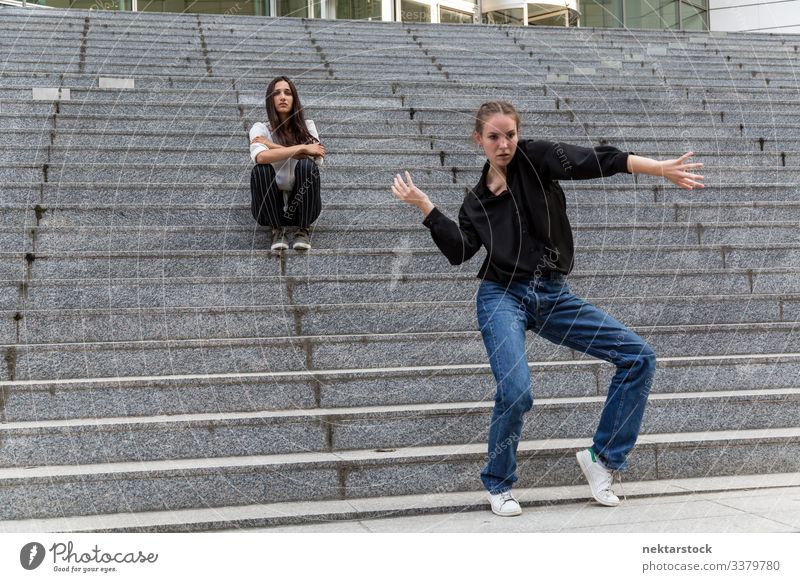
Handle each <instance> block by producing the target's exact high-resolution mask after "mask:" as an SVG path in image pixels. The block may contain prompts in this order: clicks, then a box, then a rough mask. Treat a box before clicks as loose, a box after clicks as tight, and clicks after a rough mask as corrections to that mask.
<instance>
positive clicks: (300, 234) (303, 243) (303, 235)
mask: <svg viewBox="0 0 800 582" xmlns="http://www.w3.org/2000/svg"><path fill="white" fill-rule="evenodd" d="M292 248H294V250H296V251H307V250H308V249H310V248H311V237H309V236H308V229H307V228H298V229H297V230H296V231H294V244H293V245H292Z"/></svg>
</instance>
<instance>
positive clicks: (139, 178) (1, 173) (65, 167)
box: [0, 126, 800, 192]
mask: <svg viewBox="0 0 800 582" xmlns="http://www.w3.org/2000/svg"><path fill="white" fill-rule="evenodd" d="M375 129H376V130H377V129H378V128H377V126H376V128H375ZM393 159H394V157H393V156H392V157H390V158H389V159H385V157H384V164H382V165H381V166H379V167H375V166H351V165H338V166H335V167H325V166H323V168H322V172H321V173H322V175H323V180H324V181H325V183H327V184H343V183H349V184H351V185H362V184H365V183H368V184H374V183H379V182H383V183H384V184H387V186H388V185H390V184H391V182H392V181H393V180H394V177H395V175H396V174H397V173H398V172H402V171H409V172H411V174H412V176H413V178H414V181H415V183H416V184H417V185H418V186H420V187H421V188H423V189H424V188H426V187H428V186H429V185H430V184H439V185H444V184H458V183H459V182H460V183H462V184H464V185H470V186H472V185H474V184H476V183H477V182H478V180H479V179H480V176H481V169H482V164H481V163H480V161H481V158H479V157H478V156H477V155H475V156H474V158H473V159H474V160H475V161H476V163H475V164H474V165H472V166H441V164H440V165H439V167H436V166H433V167H431V166H416V167H415V166H412V165H407V166H405V167H403V166H400V167H398V166H396V165H392V166H389V167H386V165H385V164H387V163H391V160H393ZM252 167H253V165H252V162H251V161H250V159H249V156H247V155H243V156H242V162H241V163H240V164H196V163H191V162H188V161H187V162H186V163H183V164H174V163H173V164H170V163H160V162H157V161H155V160H154V161H153V162H151V163H148V164H136V163H129V164H103V163H92V164H78V163H66V162H64V163H59V164H54V165H53V166H52V167H51V166H50V165H43V166H36V165H30V164H20V163H15V164H10V163H7V164H4V165H0V183H2V182H16V183H28V184H30V183H31V182H41V181H45V182H56V183H60V182H86V181H101V182H111V183H130V182H139V183H147V182H148V181H149V183H150V184H152V185H159V186H164V185H165V184H174V183H176V182H178V183H183V180H185V179H186V176H187V175H191V176H192V177H193V178H194V179H195V180H196V181H198V182H210V183H211V184H230V185H235V186H234V187H235V188H236V189H237V190H241V189H246V188H247V187H248V186H249V183H250V173H251V172H252ZM702 175H703V176H704V181H703V183H704V184H707V185H711V186H714V185H717V186H719V185H725V186H727V185H729V184H736V183H740V184H741V183H742V182H748V183H749V182H756V181H758V180H759V179H761V180H763V183H780V182H790V181H792V180H795V179H797V180H798V181H800V167H790V166H787V167H782V166H765V167H758V166H745V167H736V166H721V165H720V166H706V167H704V168H703V174H702ZM634 181H635V183H637V184H640V185H642V186H645V185H650V186H655V185H659V186H663V185H664V184H665V181H664V179H663V178H660V177H656V176H645V175H637V176H631V175H630V174H626V173H620V174H616V175H614V176H611V177H607V178H603V179H596V180H593V181H592V182H591V183H592V184H594V185H595V187H596V188H597V189H598V190H601V189H602V188H603V186H604V185H605V184H624V183H633V182H634ZM693 192H694V191H693Z"/></svg>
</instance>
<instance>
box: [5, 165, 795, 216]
mask: <svg viewBox="0 0 800 582" xmlns="http://www.w3.org/2000/svg"><path fill="white" fill-rule="evenodd" d="M41 178H44V176H41ZM418 178H419V177H418V176H415V183H416V184H417V185H419V186H420V187H421V188H422V189H423V190H425V192H427V194H428V195H429V196H430V198H431V200H433V202H434V203H435V204H437V205H440V204H441V205H444V207H445V210H446V211H447V212H446V213H448V215H449V216H451V217H454V216H455V213H450V209H451V208H457V207H458V206H460V205H461V202H462V200H463V198H464V195H465V194H466V193H467V192H468V191H469V190H471V189H472V187H473V186H474V185H475V182H472V183H469V182H467V181H462V180H458V182H459V183H457V184H452V183H449V184H432V183H427V184H426V183H425V182H424V181H423V180H419V179H418ZM35 182H36V181H35V180H34V182H33V183H30V184H21V183H9V182H5V183H3V182H0V201H2V202H0V203H2V204H6V205H29V206H30V207H35V206H36V205H37V204H38V205H40V206H42V207H45V208H46V207H48V206H59V205H64V206H69V205H83V206H87V205H88V206H89V207H102V206H104V205H108V204H110V203H114V202H118V203H119V204H128V203H130V201H131V200H138V201H140V202H141V203H142V204H147V205H163V204H165V203H166V204H170V203H175V204H178V203H182V202H184V201H186V200H187V199H191V200H192V201H193V202H194V203H195V207H196V208H202V207H203V206H207V205H223V206H230V205H238V204H242V203H243V201H246V200H247V199H248V196H249V184H247V183H240V184H238V185H226V184H207V183H206V184H192V183H185V182H173V183H171V184H152V183H148V182H140V183H136V182H131V183H126V184H116V183H108V182H85V181H80V182H73V183H70V182H60V183H55V184H54V183H51V182H41V180H40V181H39V183H35ZM476 182H477V180H476ZM561 187H562V189H563V190H564V192H565V195H566V199H567V205H568V208H569V210H568V211H569V213H570V216H573V205H577V204H591V203H595V204H602V205H621V206H624V207H627V210H626V213H635V208H637V207H638V206H643V205H648V204H651V203H658V204H681V205H691V204H693V203H697V204H701V205H702V204H705V205H725V204H728V203H730V204H742V205H751V206H753V207H754V208H760V207H762V206H763V207H765V208H769V207H770V206H774V207H776V208H777V207H781V208H787V212H788V206H791V205H793V204H795V203H796V201H797V199H798V197H799V196H800V185H798V183H791V182H787V183H769V182H760V183H748V182H745V181H742V182H739V183H738V184H724V185H713V184H712V185H708V184H706V186H705V187H704V188H702V189H699V190H683V189H680V188H676V187H674V186H672V185H671V184H663V183H662V184H636V182H635V181H634V182H628V183H617V184H609V183H607V182H604V183H602V184H598V183H597V182H596V181H591V180H590V181H586V182H584V181H577V182H562V183H561ZM322 192H323V194H322V197H323V203H324V204H326V205H331V204H348V205H358V206H359V207H362V208H364V209H365V211H366V209H369V208H370V207H373V206H376V205H378V206H380V205H385V204H387V203H389V199H387V186H386V182H383V183H381V182H379V181H377V180H376V181H374V182H368V181H365V182H364V183H362V184H358V185H354V184H333V183H332V182H331V181H330V180H328V179H326V181H325V182H324V184H323V190H322ZM447 205H451V206H447ZM615 219H620V220H624V218H620V217H619V216H617V217H615Z"/></svg>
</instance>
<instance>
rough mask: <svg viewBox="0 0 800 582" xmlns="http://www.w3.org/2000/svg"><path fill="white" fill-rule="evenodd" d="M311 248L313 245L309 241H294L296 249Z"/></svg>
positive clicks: (305, 249)
mask: <svg viewBox="0 0 800 582" xmlns="http://www.w3.org/2000/svg"><path fill="white" fill-rule="evenodd" d="M310 248H311V245H310V244H307V243H294V250H296V251H307V250H308V249H310Z"/></svg>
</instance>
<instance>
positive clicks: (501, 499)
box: [486, 489, 522, 517]
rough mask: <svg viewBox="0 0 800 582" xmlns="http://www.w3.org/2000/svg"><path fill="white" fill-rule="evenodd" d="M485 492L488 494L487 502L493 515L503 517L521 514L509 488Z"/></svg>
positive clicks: (520, 509)
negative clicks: (500, 491) (495, 491)
mask: <svg viewBox="0 0 800 582" xmlns="http://www.w3.org/2000/svg"><path fill="white" fill-rule="evenodd" d="M486 494H487V495H488V496H489V502H490V503H491V504H492V512H493V513H494V514H495V515H502V516H503V517H512V516H514V515H522V508H521V507H520V506H519V502H518V501H517V500H516V499H514V496H513V495H512V494H511V489H509V490H508V491H503V492H502V493H496V494H492V493H489V492H488V491H487V492H486Z"/></svg>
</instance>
